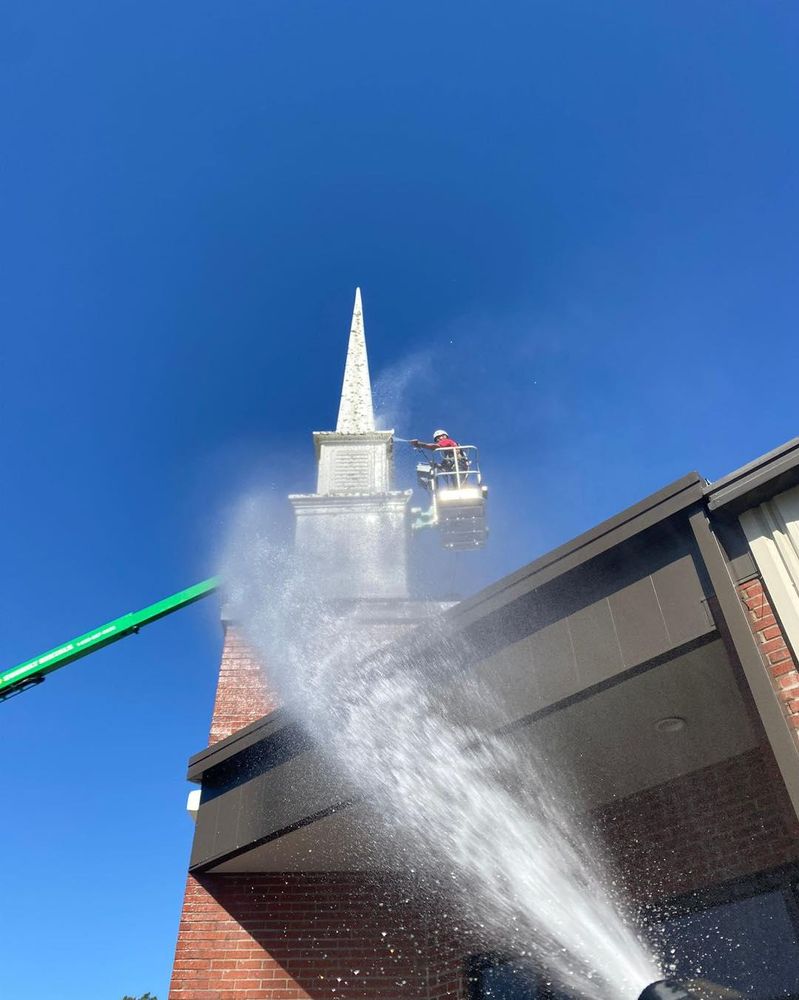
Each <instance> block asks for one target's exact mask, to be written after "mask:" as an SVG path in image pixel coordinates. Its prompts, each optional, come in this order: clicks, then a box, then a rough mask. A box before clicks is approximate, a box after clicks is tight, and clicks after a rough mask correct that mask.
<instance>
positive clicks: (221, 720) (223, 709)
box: [208, 624, 277, 744]
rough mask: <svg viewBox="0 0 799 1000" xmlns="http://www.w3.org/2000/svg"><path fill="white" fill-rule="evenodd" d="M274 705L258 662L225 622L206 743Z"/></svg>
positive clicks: (253, 719)
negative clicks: (212, 710) (209, 728)
mask: <svg viewBox="0 0 799 1000" xmlns="http://www.w3.org/2000/svg"><path fill="white" fill-rule="evenodd" d="M276 706H277V701H276V699H275V697H274V695H273V694H271V693H270V692H269V690H268V689H267V685H266V682H265V680H264V674H263V670H262V669H261V666H260V664H259V663H258V661H257V660H256V659H255V657H254V656H253V654H252V651H251V650H250V649H249V647H248V646H247V644H246V643H245V642H244V640H243V639H242V638H241V636H239V635H238V634H237V633H236V630H235V628H234V627H233V626H232V625H229V624H226V625H225V642H224V645H223V647H222V663H221V665H220V668H219V681H218V683H217V688H216V701H215V703H214V714H213V716H212V720H211V734H210V736H209V738H208V742H209V744H212V743H218V742H219V741H220V740H223V739H225V738H226V737H228V736H231V735H232V734H233V733H235V732H236V731H237V730H239V729H243V728H244V727H245V726H249V725H250V723H252V722H257V720H258V719H260V718H262V717H263V716H264V715H266V714H267V713H268V712H271V711H272V709H274V708H275V707H276Z"/></svg>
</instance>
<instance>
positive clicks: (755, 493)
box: [170, 297, 799, 1000]
mask: <svg viewBox="0 0 799 1000" xmlns="http://www.w3.org/2000/svg"><path fill="white" fill-rule="evenodd" d="M314 438H315V443H316V448H317V459H318V463H319V486H318V490H317V493H316V494H312V495H308V496H302V497H293V498H292V503H293V505H294V509H295V513H296V515H297V529H298V530H297V544H298V545H299V546H316V547H324V545H327V546H328V552H327V554H328V556H329V558H331V559H339V558H340V557H341V554H340V553H338V552H337V551H336V546H335V545H332V546H330V545H329V534H328V532H329V531H335V528H334V527H333V525H334V522H335V521H336V519H337V518H342V517H343V518H345V519H347V518H349V519H358V518H362V517H368V518H372V519H375V518H377V519H378V520H379V521H380V523H381V524H382V528H381V530H380V532H378V536H377V537H379V539H380V542H379V545H380V547H379V548H375V549H372V550H370V551H368V552H366V553H355V554H353V553H352V552H349V553H346V555H345V558H346V560H348V562H347V564H346V567H345V572H342V573H339V574H332V575H331V580H333V581H334V582H333V583H332V584H331V586H332V587H333V588H334V593H332V594H331V598H335V599H337V600H340V599H342V598H344V599H347V600H348V601H349V602H350V604H352V603H353V602H354V603H357V604H358V607H359V614H360V615H361V616H362V620H363V622H364V626H365V627H367V628H370V629H372V631H373V634H374V637H375V643H378V642H386V641H397V642H405V643H413V641H414V638H413V631H412V630H413V629H414V628H415V626H416V625H418V623H419V622H421V621H425V620H430V619H431V617H435V616H437V615H441V616H443V617H444V619H446V621H447V622H448V623H450V624H451V625H453V626H454V627H455V628H456V629H457V631H458V633H459V634H462V635H464V636H466V637H467V638H468V648H469V650H470V661H469V663H468V664H465V665H464V670H466V671H470V672H473V674H474V676H475V677H479V678H482V680H483V681H484V682H485V684H487V685H489V686H490V688H491V689H492V691H493V692H494V693H495V694H496V697H497V700H498V703H499V705H500V706H501V710H502V717H501V718H500V719H497V720H496V724H497V727H498V728H499V727H500V726H501V727H512V728H513V730H514V732H515V733H516V735H517V737H520V738H521V739H522V740H523V739H524V738H525V735H526V734H529V735H530V739H531V740H532V739H533V738H535V739H536V740H537V741H538V742H539V743H540V742H544V743H545V745H546V746H547V747H549V748H550V750H551V755H552V757H553V758H555V759H557V760H558V761H559V762H560V766H561V767H562V768H563V770H564V773H567V774H568V775H569V777H570V779H571V780H572V781H573V783H574V786H575V789H576V794H577V796H578V797H579V801H580V803H581V808H582V809H584V811H585V813H586V814H587V816H588V818H589V822H590V824H591V826H592V828H593V829H594V830H595V831H596V832H597V834H598V836H600V837H601V838H602V841H603V843H604V845H605V848H606V853H607V855H608V857H609V859H610V863H611V864H612V865H613V866H614V868H615V869H616V870H617V871H618V873H619V877H620V878H621V879H622V880H623V882H624V883H625V884H626V886H627V888H628V891H629V893H630V895H631V896H632V897H633V899H636V898H637V897H641V902H642V904H643V903H644V902H645V903H646V908H645V918H646V919H647V920H648V921H649V922H650V923H652V924H653V925H654V926H656V927H657V928H658V931H659V933H660V935H661V936H662V938H663V939H664V940H666V941H667V942H669V944H670V945H671V947H673V948H674V949H675V955H676V960H677V963H678V968H679V969H681V970H687V971H691V970H695V969H696V968H697V967H699V966H701V968H702V969H703V970H704V973H705V975H706V976H707V977H708V978H710V979H714V980H716V981H718V982H721V983H724V984H725V985H729V986H732V987H736V988H738V989H741V990H743V991H744V992H745V993H746V994H747V995H749V996H751V997H752V998H753V1000H771V998H776V997H791V996H799V905H798V903H797V899H798V898H799V894H798V889H799V820H798V819H797V814H798V813H799V766H797V765H798V764H799V671H798V670H797V659H796V655H795V652H796V650H798V649H799V596H798V595H799V439H797V440H793V441H791V442H789V443H788V444H786V445H784V446H782V447H780V448H778V449H776V450H775V451H773V452H771V453H769V454H767V455H765V456H763V457H762V458H760V459H758V460H757V461H755V462H753V463H751V464H750V465H748V466H745V467H744V468H742V469H739V470H737V471H736V472H733V473H731V474H730V475H729V476H726V477H724V478H723V479H721V480H719V481H717V482H715V483H708V482H707V481H705V480H704V479H702V478H701V477H700V476H699V475H697V474H696V473H691V474H689V475H686V476H685V477H683V478H682V479H680V480H678V481H677V482H675V483H672V484H670V485H668V486H665V487H664V488H663V489H662V490H660V491H659V492H657V493H655V494H654V495H652V496H650V497H647V498H646V499H644V500H642V501H641V502H640V503H638V504H636V505H635V506H634V507H631V508H630V509H628V510H626V511H623V512H621V513H620V514H618V515H617V516H616V517H613V518H611V519H610V520H608V521H606V522H604V523H602V524H600V525H598V526H597V527H596V528H594V529H592V530H591V531H589V532H587V533H586V534H584V535H581V536H580V537H578V538H576V539H574V540H573V541H571V542H569V543H567V544H566V545H564V546H561V547H560V548H558V549H556V550H554V551H553V552H550V553H548V554H547V555H545V556H543V557H541V558H539V559H537V560H536V561H534V562H533V563H531V564H529V565H527V566H524V567H522V568H521V569H519V570H518V571H516V572H515V573H512V574H511V575H509V576H507V577H505V578H503V579H502V580H499V581H498V582H496V583H495V584H493V585H492V586H490V587H488V588H486V589H485V590H483V591H482V592H480V593H478V594H476V595H475V596H473V597H471V598H470V599H468V600H466V601H463V602H461V603H460V604H458V605H455V606H447V605H444V604H436V603H431V602H419V601H414V600H413V599H412V598H411V597H410V596H409V595H408V591H407V585H406V581H405V563H404V555H403V556H397V557H396V558H393V556H392V558H387V557H386V554H387V553H388V554H389V555H390V556H391V555H392V554H396V553H400V552H401V551H402V550H403V546H404V544H405V523H404V519H405V506H406V503H407V499H408V496H407V494H404V493H399V492H395V491H392V490H391V482H390V460H391V434H390V432H379V431H376V430H375V429H374V422H373V417H372V406H371V392H370V389H369V376H368V365H367V361H366V347H365V340H364V335H363V322H362V316H361V308H360V298H359V297H358V298H356V308H355V313H354V316H353V327H352V332H351V335H350V345H349V352H348V357H347V366H346V372H345V380H344V389H343V392H342V404H341V409H340V412H339V421H338V426H337V430H336V431H335V432H330V433H320V434H316V435H314ZM323 538H324V539H326V541H324V543H323V541H322V539H323ZM364 558H365V559H369V560H372V561H373V562H374V563H377V564H378V565H385V567H386V575H385V577H384V578H383V579H382V580H381V582H380V583H379V585H378V592H377V593H370V592H368V589H365V587H366V584H365V580H366V579H367V578H366V577H365V576H363V575H362V574H360V573H359V567H358V559H364ZM224 627H225V642H224V651H223V657H222V666H221V670H220V676H219V685H218V690H217V697H216V703H215V706H214V712H213V721H212V725H211V735H210V741H209V746H208V747H207V748H205V749H204V750H202V751H201V752H199V753H197V754H196V755H195V756H194V757H192V759H191V761H190V765H189V778H190V779H191V780H192V781H195V782H198V783H199V784H200V786H201V789H202V793H201V802H200V805H199V810H198V813H197V820H196V823H197V825H196V833H195V838H194V845H193V849H192V855H191V861H190V867H189V875H188V882H187V887H186V896H185V901H184V907H183V913H182V917H181V922H180V929H179V935H178V942H177V952H176V958H175V964H174V972H173V978H172V984H171V989H170V997H171V998H172V1000H301V998H305V997H309V998H313V1000H341V998H346V1000H351V998H358V1000H372V998H375V1000H377V998H397V1000H399V998H400V997H406V998H407V997H421V998H424V1000H439V998H443V997H453V998H461V997H466V996H469V997H470V998H473V1000H482V998H483V997H488V996H493V997H495V998H496V997H499V998H500V1000H510V998H516V997H521V996H528V997H529V996H530V995H531V994H533V993H538V994H541V995H542V997H543V996H545V995H546V994H547V992H548V991H547V988H546V986H545V985H544V984H543V983H541V982H537V981H536V979H535V977H534V976H531V975H530V974H529V973H524V974H522V973H520V972H519V970H518V968H517V967H516V965H515V964H514V963H513V956H512V955H509V954H507V953H506V952H505V951H503V942H502V941H498V940H488V939H487V938H485V937H483V938H482V939H481V938H480V937H479V936H478V935H476V934H475V933H474V932H466V931H464V930H463V929H462V928H461V929H459V924H460V922H459V923H458V925H456V922H455V921H454V920H453V919H452V918H451V917H449V918H448V917H446V916H445V915H444V913H443V912H442V908H443V907H444V905H445V904H444V903H443V902H442V901H441V900H439V899H437V898H436V896H435V893H431V892H430V891H429V887H428V886H425V885H424V884H423V882H422V881H421V877H420V876H418V875H416V874H415V873H414V872H413V871H412V870H411V869H410V867H409V866H407V865H406V864H404V863H403V862H402V858H401V854H400V853H398V854H397V863H396V865H393V866H388V869H389V870H379V869H375V868H370V867H369V866H368V865H366V864H364V861H363V859H364V858H365V857H367V856H369V855H368V853H367V852H366V851H365V850H364V844H365V843H366V840H367V838H368V837H369V836H371V835H372V834H373V827H374V823H373V822H372V821H371V820H370V817H369V814H368V811H367V810H366V809H365V807H364V806H363V805H362V804H361V803H359V801H358V798H357V794H355V795H353V791H352V789H351V788H349V787H348V786H347V785H346V783H345V782H343V781H342V780H340V778H339V777H338V776H337V775H336V774H335V773H332V772H331V770H330V766H329V764H328V763H326V760H325V758H324V757H323V755H322V754H320V753H319V751H318V750H317V749H316V748H315V747H314V746H313V745H312V743H311V742H309V741H308V740H307V739H305V738H303V735H302V734H301V733H299V732H298V731H297V727H296V724H295V723H294V722H293V721H292V718H291V717H290V716H289V715H288V713H286V712H285V711H283V710H281V708H280V706H278V705H276V704H275V703H274V701H273V697H272V695H271V693H270V691H269V688H268V665H267V669H266V671H265V673H264V672H262V670H261V668H260V665H259V664H257V663H256V662H255V659H254V657H253V656H252V655H251V654H250V652H249V651H248V650H247V648H246V646H245V645H244V644H243V642H242V640H241V638H240V636H238V635H237V633H236V628H235V624H234V623H232V622H225V624H224ZM403 636H404V638H403ZM264 678H266V680H265V679H264ZM471 710H473V711H474V712H475V713H479V711H480V706H479V705H475V706H472V709H471ZM644 887H645V888H646V899H645V900H644V899H643V895H642V890H643V888H644ZM724 941H728V942H729V946H728V947H724V946H721V945H720V944H719V942H724Z"/></svg>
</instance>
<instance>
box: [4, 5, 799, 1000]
mask: <svg viewBox="0 0 799 1000" xmlns="http://www.w3.org/2000/svg"><path fill="white" fill-rule="evenodd" d="M798 28H799V15H797V10H796V6H795V4H793V3H791V2H788V0H786V2H769V0H763V2H754V0H746V2H738V0H715V2H711V0H706V2H699V3H696V2H690V3H689V2H674V0H663V2H660V0H646V2H643V3H642V2H640V0H629V2H607V3H597V2H595V0H586V2H575V0H551V2H541V0H515V2H511V0H509V2H504V3H503V2H493V3H487V2H486V3H478V2H471V0H436V2H435V3H421V2H418V0H411V2H404V3H389V2H375V0H359V2H353V0H335V2H330V0H327V2H316V3H310V2H306V0H259V2H251V0H236V2H235V3H219V2H214V3H209V2H207V0H191V2H190V3H189V2H182V0H170V2H167V3H163V2H161V3H152V2H149V0H135V2H133V0H128V2H113V0H110V2H109V0H102V2H99V0H98V2H95V3H88V2H85V0H75V2H73V3H69V4H65V3H53V2H45V0H24V2H19V0H7V2H6V4H5V5H4V7H3V11H2V25H0V87H1V88H2V100H1V101H0V119H1V120H2V137H3V139H2V153H0V198H2V227H1V228H0V330H2V347H1V348H0V351H1V352H2V353H1V355H0V357H1V360H2V366H1V369H0V371H1V372H2V374H0V378H1V379H2V386H1V387H0V406H1V407H2V423H1V424H0V427H2V458H3V470H4V487H3V490H2V495H0V503H1V504H2V525H3V529H4V533H5V549H4V552H5V556H4V560H3V561H4V573H3V581H2V585H3V595H2V608H3V621H4V627H3V629H2V633H1V634H0V662H1V663H2V665H3V666H10V665H13V664H14V663H15V662H17V661H18V660H21V659H23V658H25V657H27V656H29V655H33V654H34V653H36V652H39V651H41V650H42V649H45V648H47V647H48V646H50V645H53V644H55V643H57V642H59V641H61V640H63V639H66V638H68V637H70V636H72V635H74V634H76V633H79V632H81V631H84V630H85V629H88V628H90V627H91V626H93V625H95V624H97V623H100V622H102V621H104V620H106V619H108V618H111V617H115V616H116V615H118V614H120V613H122V612H124V611H127V610H132V609H134V608H137V607H140V606H142V605H144V604H147V603H149V602H150V601H153V600H155V599H158V598H160V597H162V596H164V595H166V594H168V593H170V592H172V591H174V590H177V589H180V588H181V587H183V586H186V585H187V584H189V583H192V582H194V581H195V580H198V579H200V578H202V577H203V576H205V575H206V574H207V573H208V572H209V571H212V570H213V569H214V566H215V559H216V552H217V551H218V547H219V544H220V541H219V540H220V536H221V533H222V531H223V529H224V524H225V519H226V516H227V511H229V509H230V508H231V506H232V505H233V504H234V503H235V502H236V500H237V498H238V497H239V496H240V495H241V494H242V492H244V491H246V490H252V489H274V490H276V491H278V492H281V491H283V492H285V491H286V490H288V489H289V488H307V487H310V485H311V482H312V473H313V470H312V461H313V459H312V454H313V453H312V448H311V441H310V436H309V435H310V432H311V431H312V430H315V429H329V428H332V427H333V425H334V422H335V416H336V404H337V394H338V388H339V380H340V376H341V371H342V367H343V359H344V349H345V345H346V337H347V331H348V324H349V314H350V309H351V306H352V295H353V290H354V286H355V285H356V284H360V285H361V286H362V288H363V293H364V305H365V315H366V323H367V336H368V341H369V348H370V353H371V360H372V368H373V375H374V377H375V379H377V378H378V377H379V376H380V373H381V372H383V373H385V372H389V373H390V374H389V376H388V382H389V383H391V382H392V378H394V381H395V382H396V380H397V379H399V381H402V378H403V377H404V374H407V373H408V371H411V372H412V373H414V377H413V379H412V380H411V382H410V383H409V385H408V391H407V393H406V396H405V399H404V401H403V403H402V406H401V413H402V414H403V416H402V424H401V426H399V427H398V428H397V430H398V433H400V434H403V435H404V436H405V437H410V436H415V435H419V436H427V435H428V434H429V433H430V432H431V431H432V430H433V428H434V426H437V425H439V424H443V425H444V426H445V427H446V428H447V429H448V430H449V431H450V432H451V433H452V434H454V435H455V436H456V437H458V438H460V439H461V440H462V441H463V440H470V441H476V442H477V443H479V444H481V445H482V447H483V460H484V466H485V468H486V470H487V472H488V475H489V481H490V484H491V487H492V531H493V534H492V538H491V545H490V548H489V549H488V550H487V551H486V553H485V554H484V555H483V556H475V557H474V562H473V565H471V566H469V567H465V568H464V567H461V569H463V573H464V575H463V578H462V580H461V581H460V583H459V584H458V585H459V586H460V587H461V589H468V588H469V587H472V586H474V585H476V582H477V581H479V580H488V579H491V578H492V577H494V576H496V575H498V574H500V573H504V572H506V571H510V570H512V569H514V568H516V567H517V566H519V565H521V564H522V563H524V562H526V561H528V560H529V559H531V558H533V557H534V556H535V555H537V554H540V553H541V552H542V551H545V550H546V549H548V548H550V547H552V546H553V545H555V544H557V543H559V542H561V541H564V540H565V539H567V538H569V537H571V536H572V535H574V534H576V533H578V532H579V531H581V530H583V529H585V528H588V527H590V526H591V525H592V524H594V523H596V522H597V521H598V520H600V519H602V518H604V517H606V516H609V515H610V514H612V513H615V512H616V511H617V510H619V509H621V508H622V507H624V506H625V505H627V504H629V503H632V502H634V501H636V500H638V499H640V498H641V497H643V496H645V495H646V494H647V493H648V492H651V491H652V490H654V489H657V488H659V487H660V486H662V485H664V484H665V483H667V482H669V481H670V480H672V479H674V478H677V477H678V476H680V475H682V474H684V473H685V472H688V471H690V470H692V469H694V468H696V469H698V470H699V471H700V472H702V473H703V474H704V475H706V476H707V477H708V478H715V477H717V476H719V475H722V474H724V473H726V472H728V471H730V470H731V469H733V468H735V467H736V466H738V465H740V464H742V463H744V462H745V461H748V460H749V459H751V458H753V457H755V456H756V455H758V454H760V453H762V452H764V451H767V450H769V449H770V448H772V447H774V446H775V445H777V444H779V443H780V442H782V441H784V440H786V439H788V438H790V437H792V436H794V435H795V434H796V433H797V427H796V410H797V406H796V399H797V396H796V374H797V354H799V349H798V347H797V340H798V338H797V312H798V311H799V310H798V308H797V307H798V305H799V295H798V294H797V281H796V262H797V259H798V258H799V246H798V245H797V244H798V243H799V211H797V177H798V176H799V175H798V174H797V161H798V157H797V154H799V148H798V147H799V130H797V115H796V107H797V105H796V100H797V94H799V52H797V48H798V47H799V46H797V38H798V37H799V34H798V32H797V29H798ZM391 373H393V376H392V375H391ZM384 381H385V380H384ZM402 458H403V461H402V462H401V463H400V473H401V475H402V476H406V477H407V476H409V475H410V462H409V461H408V456H407V454H406V453H403V456H402ZM422 544H423V545H429V544H430V543H429V542H427V543H424V542H423V543H422ZM446 572H449V569H447V570H446ZM217 618H218V609H217V608H216V607H214V606H213V603H212V602H206V603H204V604H200V605H197V606H195V607H193V608H191V609H189V610H188V611H185V612H183V613H182V614H181V615H178V616H176V617H174V618H172V619H167V620H166V621H163V622H160V623H159V624H157V625H155V626H153V627H152V628H151V629H149V630H148V631H146V632H144V633H142V634H141V635H140V636H138V637H136V638H134V639H129V640H127V641H126V642H124V643H122V644H121V645H119V646H116V647H114V648H112V649H110V650H107V651H105V652H103V653H100V654H98V655H96V656H94V657H91V658H89V659H87V660H84V661H82V662H80V663H78V664H75V665H73V666H71V667H69V668H67V669H66V670H64V671H62V672H60V673H58V674H55V675H54V676H53V677H51V678H50V679H49V680H48V682H47V683H46V684H45V685H43V686H42V687H40V688H38V689H36V690H33V691H29V692H27V693H26V694H24V695H22V696H21V697H19V698H16V699H14V700H13V701H10V702H8V703H6V704H3V705H2V706H0V716H1V718H0V724H2V734H3V753H4V755H5V760H6V765H5V767H4V780H3V806H4V819H3V823H2V825H0V849H1V850H2V858H3V864H2V866H0V899H2V901H3V903H2V908H1V911H0V941H2V946H0V995H1V996H4V997H14V998H15V1000H41V998H45V997H46V998H47V1000H77V998H80V1000H87V998H89V1000H95V998H97V1000H115V998H117V997H121V996H122V994H123V993H125V992H126V991H127V992H129V993H134V994H135V993H141V992H144V991H145V990H151V991H152V992H154V993H156V994H157V995H158V996H159V997H161V998H162V1000H164V998H165V997H166V987H167V981H168V974H169V969H170V965H171V960H172V952H173V947H174V941H175V935H176V929H177V921H178V915H179V910H180V905H181V897H182V886H183V881H184V876H185V870H186V864H187V858H188V851H189V844H190V838H191V825H190V822H189V820H188V819H187V817H186V815H185V813H184V799H185V793H186V791H187V786H186V784H185V782H184V772H185V763H186V760H187V758H188V756H189V755H190V754H191V753H193V752H195V751H197V750H199V749H201V748H202V747H203V746H204V745H205V741H206V737H207V731H208V723H209V718H210V712H211V704H212V698H213V690H214V684H215V678H216V669H217V661H218V655H219V649H220V631H219V627H218V625H217Z"/></svg>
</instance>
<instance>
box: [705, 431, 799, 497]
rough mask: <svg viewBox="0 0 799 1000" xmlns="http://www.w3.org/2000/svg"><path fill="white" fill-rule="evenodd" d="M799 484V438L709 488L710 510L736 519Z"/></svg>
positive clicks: (707, 489)
mask: <svg viewBox="0 0 799 1000" xmlns="http://www.w3.org/2000/svg"><path fill="white" fill-rule="evenodd" d="M797 483H799V437H797V438H792V439H791V440H790V441H787V442H786V443H785V444H783V445H780V447H779V448H775V449H774V450H773V451H770V452H768V453H767V454H765V455H761V456H760V458H756V459H755V460H754V461H753V462H749V463H748V464H747V465H744V466H742V467H741V468H740V469H736V470H735V471H734V472H731V473H730V474H729V475H727V476H722V478H721V479H717V480H716V481H715V482H713V483H709V484H708V485H707V487H706V488H705V491H704V492H705V496H706V497H707V501H708V509H709V510H711V511H714V512H717V513H719V514H724V515H730V516H736V515H738V514H740V513H741V511H743V510H746V509H747V508H749V507H756V506H757V505H758V504H760V503H762V502H763V501H764V500H768V499H770V498H771V497H772V496H774V494H775V493H782V492H783V491H784V490H787V489H790V488H791V487H792V486H796V485H797Z"/></svg>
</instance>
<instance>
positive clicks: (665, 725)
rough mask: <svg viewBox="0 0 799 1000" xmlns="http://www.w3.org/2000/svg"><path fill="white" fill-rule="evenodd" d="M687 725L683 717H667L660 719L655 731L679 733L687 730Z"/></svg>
mask: <svg viewBox="0 0 799 1000" xmlns="http://www.w3.org/2000/svg"><path fill="white" fill-rule="evenodd" d="M686 725H687V723H686V721H685V719H683V717H682V716H681V715H667V716H666V717H665V718H664V719H658V721H657V722H656V723H655V729H656V730H657V731H658V732H659V733H679V732H680V730H681V729H685V727H686Z"/></svg>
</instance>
